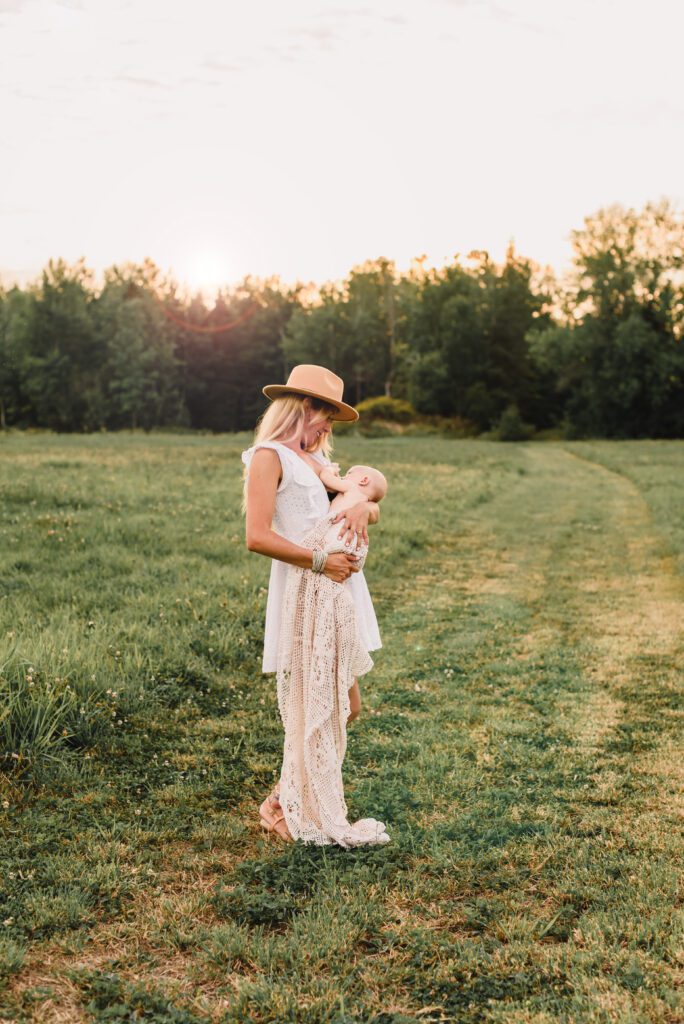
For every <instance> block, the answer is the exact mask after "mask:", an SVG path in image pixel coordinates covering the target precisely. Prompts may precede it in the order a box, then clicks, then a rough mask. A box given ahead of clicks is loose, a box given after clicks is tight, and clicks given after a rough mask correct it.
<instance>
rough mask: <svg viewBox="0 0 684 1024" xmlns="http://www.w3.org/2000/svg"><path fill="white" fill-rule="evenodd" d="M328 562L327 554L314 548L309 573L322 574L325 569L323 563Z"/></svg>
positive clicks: (321, 549) (320, 549)
mask: <svg viewBox="0 0 684 1024" xmlns="http://www.w3.org/2000/svg"><path fill="white" fill-rule="evenodd" d="M327 561H328V552H327V551H324V550H323V548H314V549H313V552H312V559H311V571H312V572H323V570H324V569H325V563H326V562H327Z"/></svg>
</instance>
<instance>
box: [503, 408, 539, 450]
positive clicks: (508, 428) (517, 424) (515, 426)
mask: <svg viewBox="0 0 684 1024" xmlns="http://www.w3.org/2000/svg"><path fill="white" fill-rule="evenodd" d="M533 433H534V427H533V426H532V424H530V423H525V421H524V420H523V418H522V416H521V415H520V412H519V410H518V407H517V405H515V403H511V405H509V406H507V407H506V408H505V409H504V411H503V412H502V413H501V418H500V420H499V422H498V424H497V426H496V431H495V436H496V438H497V439H498V440H499V441H528V440H529V439H530V437H532V434H533Z"/></svg>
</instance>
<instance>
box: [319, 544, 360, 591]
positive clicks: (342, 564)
mask: <svg viewBox="0 0 684 1024" xmlns="http://www.w3.org/2000/svg"><path fill="white" fill-rule="evenodd" d="M357 562H358V559H357V557H356V555H347V554H345V552H344V551H339V552H336V553H335V554H334V555H328V558H327V561H326V563H325V568H324V569H323V575H324V576H327V577H328V579H330V580H332V581H333V583H344V581H345V580H348V579H349V577H350V576H351V574H352V573H353V572H358V571H359V567H358V565H357V564H356V563H357Z"/></svg>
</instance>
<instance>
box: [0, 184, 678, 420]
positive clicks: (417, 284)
mask: <svg viewBox="0 0 684 1024" xmlns="http://www.w3.org/2000/svg"><path fill="white" fill-rule="evenodd" d="M572 242H573V252H574V257H573V264H572V269H571V271H570V272H569V273H568V274H566V275H565V276H564V277H563V278H561V279H556V278H555V277H554V276H553V275H552V274H551V273H550V272H549V271H546V272H543V271H542V270H541V269H540V268H539V267H538V266H537V265H536V264H534V263H533V262H532V261H531V260H530V259H527V258H524V257H522V256H520V255H518V254H517V253H516V252H515V251H514V249H513V248H512V247H511V248H510V249H509V251H508V253H507V255H506V258H505V260H504V262H503V263H502V264H495V263H494V262H492V260H491V259H490V258H489V256H488V254H487V253H486V252H474V253H471V254H469V256H468V258H467V259H465V260H464V259H459V258H455V259H454V260H453V261H452V262H450V263H449V264H447V265H446V266H444V267H441V268H438V269H435V268H429V267H427V266H426V262H425V260H417V261H415V263H414V265H413V266H412V268H411V269H410V270H409V271H408V272H406V273H398V272H397V269H396V267H395V265H394V264H393V263H392V262H391V261H390V260H387V259H378V260H373V261H369V262H367V263H365V264H363V265H361V266H358V267H355V268H354V269H353V270H352V271H351V272H350V273H349V275H348V276H347V278H346V280H344V281H343V282H341V283H336V284H325V285H323V286H321V287H318V288H313V287H312V286H310V285H309V286H304V285H301V284H298V285H295V286H285V285H283V284H282V283H281V282H280V281H279V280H278V279H276V278H274V279H269V280H265V281H264V280H255V279H252V278H246V279H245V280H244V281H243V282H242V283H241V284H240V285H238V286H236V287H234V288H230V289H225V290H222V291H221V292H220V293H219V295H218V297H217V299H216V301H215V303H214V305H213V306H212V307H211V308H209V307H208V306H207V305H205V303H204V301H203V299H202V297H201V296H200V295H195V296H191V297H188V296H186V295H183V294H181V293H180V291H179V287H178V285H177V284H176V283H175V282H174V281H173V280H170V279H168V278H165V277H163V276H162V274H161V272H160V271H159V269H158V268H157V267H156V266H155V264H154V263H153V262H152V261H150V260H146V261H145V262H144V263H143V264H141V265H136V264H125V265H122V266H114V267H111V268H109V269H108V270H107V271H105V274H104V283H103V285H101V286H100V287H96V286H95V282H94V277H93V274H92V273H91V271H89V270H88V268H87V266H86V265H85V262H84V261H83V260H81V261H79V262H77V263H76V264H75V265H72V266H69V265H67V264H66V263H65V262H64V261H63V260H57V261H52V260H51V261H50V262H49V264H48V266H47V268H46V269H44V270H43V272H42V274H41V277H40V280H39V281H36V282H35V283H33V284H31V285H28V286H26V287H24V288H20V287H18V286H14V287H11V288H9V289H3V290H0V424H1V425H2V427H3V428H5V427H10V426H15V427H47V428H51V429H54V430H57V431H94V430H101V429H108V430H116V429H121V428H134V429H136V428H143V429H151V428H153V427H189V428H197V429H204V430H211V431H233V430H241V429H249V428H251V427H253V426H254V423H255V421H256V419H257V417H258V415H259V414H260V412H261V411H262V410H263V407H264V398H263V396H262V394H261V387H262V386H263V384H264V383H275V382H280V381H284V380H285V379H286V378H287V374H288V372H289V369H290V368H291V367H292V366H293V365H294V364H295V363H300V362H311V363H320V364H323V365H325V366H328V367H329V368H330V369H332V370H334V371H335V372H337V373H338V374H339V375H340V376H341V377H342V378H343V379H344V381H345V385H346V390H345V399H346V400H347V401H349V402H351V403H353V404H358V403H360V402H361V401H363V400H364V399H368V398H372V397H376V396H387V397H391V398H394V399H402V400H404V401H405V402H408V403H410V405H411V406H412V407H413V408H414V409H415V410H416V411H417V413H419V414H423V415H425V416H433V417H443V418H445V419H447V420H448V419H453V420H458V421H459V422H463V423H464V424H466V425H468V426H469V427H471V428H472V430H473V431H475V432H477V431H486V430H491V429H493V428H495V427H496V425H497V424H499V423H501V421H502V418H505V417H509V419H510V417H511V415H513V416H515V417H519V419H520V421H521V422H524V423H527V424H530V425H532V426H533V427H535V428H537V429H546V428H560V429H562V430H563V432H564V434H565V436H570V437H582V436H601V437H616V438H621V437H682V436H684V341H683V340H682V333H683V326H684V273H683V265H684V220H683V218H682V216H681V214H680V213H679V212H678V211H677V210H675V209H674V208H673V206H672V205H671V204H670V203H669V202H668V201H666V200H663V201H661V202H659V203H649V204H647V205H646V206H645V207H644V208H643V209H642V210H640V211H636V210H632V209H625V208H623V207H621V206H617V205H616V206H611V207H608V208H605V209H603V210H600V211H599V212H598V213H596V214H595V215H593V216H592V217H588V218H587V219H586V220H585V222H584V225H583V227H582V228H581V229H579V230H577V231H574V232H572Z"/></svg>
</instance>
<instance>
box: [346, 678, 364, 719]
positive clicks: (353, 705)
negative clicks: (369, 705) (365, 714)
mask: <svg viewBox="0 0 684 1024" xmlns="http://www.w3.org/2000/svg"><path fill="white" fill-rule="evenodd" d="M349 706H350V709H351V710H350V712H349V717H348V718H347V725H349V723H350V722H353V721H354V719H355V718H358V717H359V715H360V714H361V691H360V690H359V681H358V679H356V678H355V679H354V682H353V683H352V685H351V686H350V687H349Z"/></svg>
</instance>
